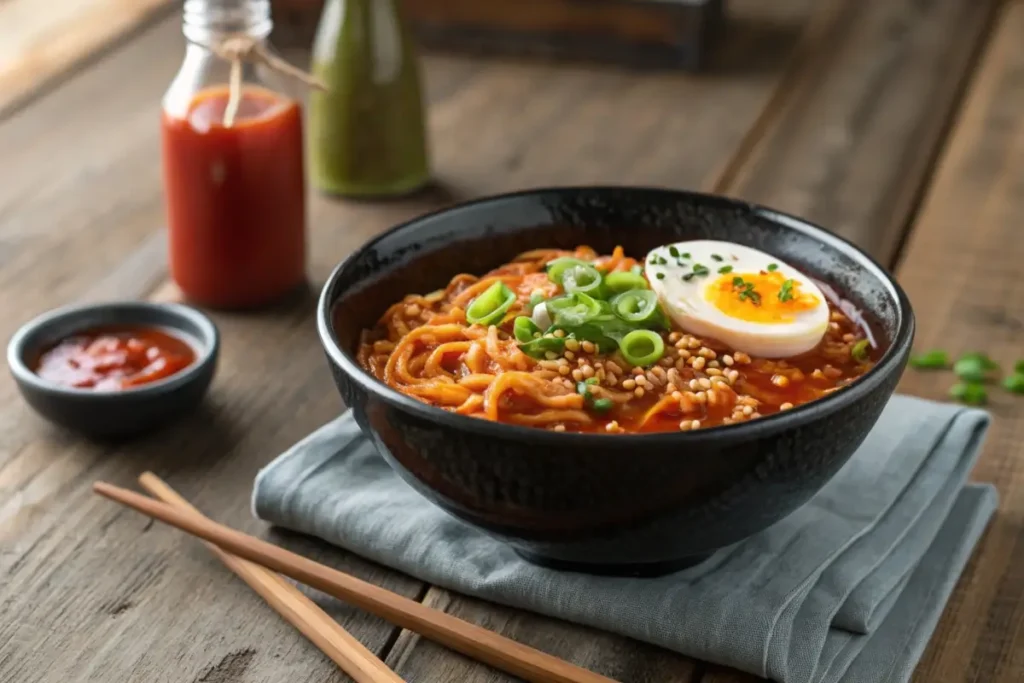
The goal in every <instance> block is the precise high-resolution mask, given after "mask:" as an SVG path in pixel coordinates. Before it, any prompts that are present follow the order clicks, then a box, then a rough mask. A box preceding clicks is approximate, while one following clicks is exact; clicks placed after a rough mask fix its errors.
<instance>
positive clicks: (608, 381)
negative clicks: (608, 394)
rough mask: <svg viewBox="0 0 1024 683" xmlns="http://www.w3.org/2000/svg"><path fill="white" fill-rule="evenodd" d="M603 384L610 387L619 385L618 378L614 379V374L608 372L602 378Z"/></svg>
mask: <svg viewBox="0 0 1024 683" xmlns="http://www.w3.org/2000/svg"><path fill="white" fill-rule="evenodd" d="M604 383H605V384H607V385H608V386H610V387H614V386H615V385H616V384H618V383H619V378H618V377H616V376H615V375H614V374H612V373H610V372H609V373H608V374H607V375H605V377H604Z"/></svg>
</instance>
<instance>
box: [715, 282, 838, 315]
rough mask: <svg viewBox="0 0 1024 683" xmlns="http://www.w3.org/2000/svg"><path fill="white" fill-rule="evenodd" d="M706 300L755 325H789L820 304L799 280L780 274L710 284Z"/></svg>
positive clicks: (723, 310) (728, 313) (722, 310)
mask: <svg viewBox="0 0 1024 683" xmlns="http://www.w3.org/2000/svg"><path fill="white" fill-rule="evenodd" d="M704 298H705V299H706V300H707V301H708V303H710V304H712V305H713V306H715V308H717V309H718V310H720V311H721V312H722V313H725V314H726V315H727V316H729V317H731V318H738V319H740V320H745V321H747V322H752V323H769V324H770V323H788V322H792V321H793V320H795V319H796V315H797V314H798V313H802V312H803V311H809V310H813V309H814V308H817V307H818V306H819V305H820V304H821V302H820V301H819V299H818V297H817V296H815V295H814V294H811V293H810V292H805V291H802V290H801V288H800V281H799V280H794V279H792V278H787V277H786V276H784V275H783V274H782V273H780V272H778V271H774V272H768V271H763V270H762V271H760V272H758V273H735V274H729V275H725V276H723V277H720V278H718V279H717V280H715V281H714V282H711V283H710V284H709V285H708V286H707V289H705V290H704Z"/></svg>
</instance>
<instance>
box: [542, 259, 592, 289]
mask: <svg viewBox="0 0 1024 683" xmlns="http://www.w3.org/2000/svg"><path fill="white" fill-rule="evenodd" d="M573 266H588V267H589V266H590V264H589V263H587V262H586V261H581V260H579V259H578V258H572V257H571V256H563V257H562V258H556V259H555V260H554V261H552V262H551V263H549V264H548V279H549V280H551V281H552V282H554V283H555V284H556V285H560V284H562V276H563V275H564V274H565V271H566V270H568V269H569V268H572V267H573Z"/></svg>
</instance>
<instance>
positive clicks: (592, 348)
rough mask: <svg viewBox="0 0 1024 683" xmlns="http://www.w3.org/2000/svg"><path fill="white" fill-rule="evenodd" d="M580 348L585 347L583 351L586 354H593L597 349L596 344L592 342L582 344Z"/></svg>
mask: <svg viewBox="0 0 1024 683" xmlns="http://www.w3.org/2000/svg"><path fill="white" fill-rule="evenodd" d="M580 346H582V347H583V350H584V351H585V352H586V353H593V352H594V351H595V350H596V349H597V347H596V346H594V342H591V341H583V342H580Z"/></svg>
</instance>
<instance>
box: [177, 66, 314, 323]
mask: <svg viewBox="0 0 1024 683" xmlns="http://www.w3.org/2000/svg"><path fill="white" fill-rule="evenodd" d="M243 88H244V89H243V90H242V92H241V95H240V98H239V103H238V108H237V113H236V114H235V116H234V118H233V120H232V121H231V122H230V125H225V123H226V122H225V109H226V108H227V106H228V101H229V97H230V92H229V88H228V87H227V86H225V87H222V88H210V89H207V90H204V91H200V92H199V93H197V94H196V95H195V96H194V97H193V99H192V102H191V103H190V104H189V106H188V110H187V113H186V115H185V116H184V117H178V116H174V115H173V114H170V113H168V112H167V111H164V113H163V116H162V140H163V166H164V169H163V170H164V183H165V190H166V197H167V211H168V230H169V233H170V270H171V277H172V278H173V279H174V282H175V283H176V284H177V285H178V287H179V288H180V289H181V291H182V292H183V293H184V294H185V296H186V297H187V298H188V299H189V300H191V301H193V302H195V303H198V304H201V305H205V306H211V307H214V308H251V307H256V306H261V305H264V304H268V303H271V302H273V301H274V300H276V299H279V298H281V297H282V296H284V295H285V294H287V293H289V292H290V291H292V290H294V289H296V288H297V287H298V286H299V285H300V284H301V283H302V282H303V280H304V278H305V258H306V244H305V225H306V215H305V194H306V190H305V179H304V176H303V151H302V113H301V110H300V108H299V105H298V103H297V102H294V101H292V100H290V99H288V98H286V97H284V96H282V95H279V94H277V93H275V92H273V91H271V90H265V89H262V88H255V87H253V86H248V85H246V86H243Z"/></svg>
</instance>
